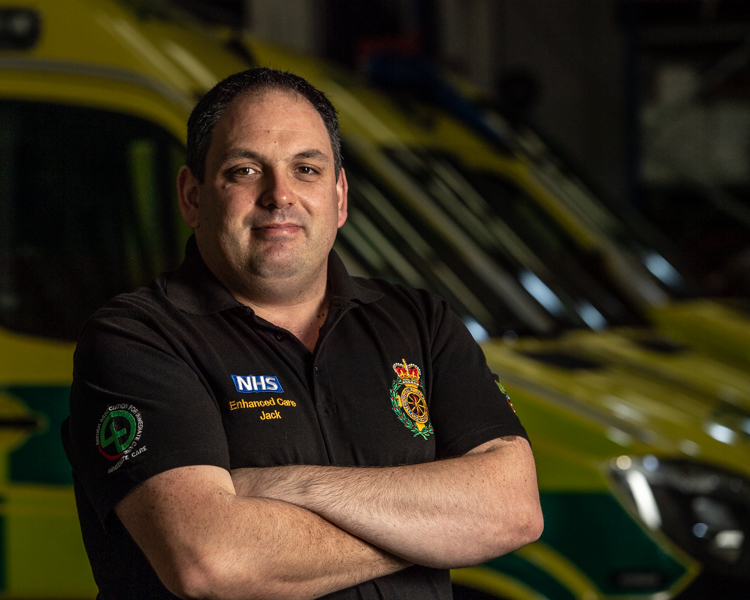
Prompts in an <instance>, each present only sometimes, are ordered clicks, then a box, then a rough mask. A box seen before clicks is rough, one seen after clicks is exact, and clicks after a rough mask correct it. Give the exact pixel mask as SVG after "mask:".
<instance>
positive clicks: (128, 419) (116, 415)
mask: <svg viewBox="0 0 750 600" xmlns="http://www.w3.org/2000/svg"><path fill="white" fill-rule="evenodd" d="M137 431H138V426H137V423H136V420H135V417H134V416H133V414H132V413H131V412H130V411H128V410H111V411H109V412H108V413H105V415H104V417H103V419H102V422H101V425H100V427H99V435H98V442H99V444H98V446H99V452H101V453H102V454H103V455H104V457H105V458H108V459H109V460H117V459H118V458H120V457H121V456H122V453H123V452H124V451H125V450H127V449H128V448H129V447H130V444H132V443H133V439H134V438H135V434H136V432H137Z"/></svg>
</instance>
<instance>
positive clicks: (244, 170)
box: [232, 167, 257, 177]
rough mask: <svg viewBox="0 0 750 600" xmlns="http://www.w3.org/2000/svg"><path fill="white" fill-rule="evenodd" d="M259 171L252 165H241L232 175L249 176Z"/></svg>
mask: <svg viewBox="0 0 750 600" xmlns="http://www.w3.org/2000/svg"><path fill="white" fill-rule="evenodd" d="M255 173H257V171H256V170H255V169H253V168H252V167H239V168H237V169H233V170H232V175H233V176H235V177H247V176H248V175H254V174H255Z"/></svg>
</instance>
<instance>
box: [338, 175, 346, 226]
mask: <svg viewBox="0 0 750 600" xmlns="http://www.w3.org/2000/svg"><path fill="white" fill-rule="evenodd" d="M348 194H349V184H348V183H347V181H346V173H345V172H344V169H343V168H342V169H341V172H339V179H338V181H337V182H336V198H337V202H338V208H339V227H341V226H342V225H343V224H344V223H346V217H347V216H348V214H349V213H348V209H349V198H348Z"/></svg>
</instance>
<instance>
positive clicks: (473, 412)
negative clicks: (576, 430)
mask: <svg viewBox="0 0 750 600" xmlns="http://www.w3.org/2000/svg"><path fill="white" fill-rule="evenodd" d="M433 316H434V320H433V327H434V332H433V338H432V339H433V345H432V373H433V378H432V397H431V404H430V415H431V419H432V422H433V424H434V427H435V436H436V444H437V448H436V450H437V456H438V457H440V458H446V457H451V456H460V455H462V454H465V453H466V452H468V451H469V450H472V449H473V448H476V447H477V446H479V445H481V444H483V443H485V442H488V441H490V440H493V439H495V438H499V437H503V436H511V435H517V436H521V437H523V438H525V439H528V436H527V434H526V430H525V429H524V427H523V426H522V425H521V422H520V420H519V419H518V417H517V416H516V414H515V410H514V408H513V405H512V404H511V402H510V398H509V397H508V395H507V394H506V392H505V389H504V388H503V387H502V385H501V384H500V382H499V381H498V379H497V376H496V375H494V374H493V373H492V371H490V369H489V367H488V366H487V361H486V359H485V356H484V352H482V349H481V347H480V346H479V344H477V342H476V341H475V340H474V338H473V337H472V336H471V334H470V333H469V331H468V329H467V328H466V326H465V325H464V324H463V322H462V321H461V320H460V319H459V318H458V316H457V315H456V314H455V313H454V312H453V311H452V310H450V308H448V306H447V305H445V303H444V302H443V303H442V306H439V307H438V308H437V309H436V310H435V312H434V313H433Z"/></svg>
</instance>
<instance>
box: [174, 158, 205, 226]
mask: <svg viewBox="0 0 750 600" xmlns="http://www.w3.org/2000/svg"><path fill="white" fill-rule="evenodd" d="M199 186H200V183H199V182H198V180H197V179H196V178H195V177H193V174H192V173H191V171H190V169H189V168H188V166H187V165H183V166H182V168H181V169H180V172H179V173H177V201H178V202H179V204H180V212H181V213H182V218H183V219H184V220H185V223H187V225H188V227H190V228H192V229H197V228H198V224H199V219H198V205H199V200H200V187H199Z"/></svg>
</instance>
